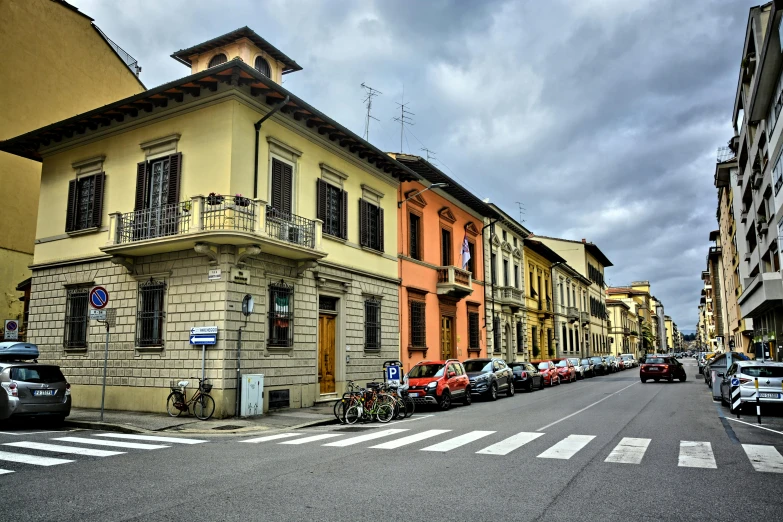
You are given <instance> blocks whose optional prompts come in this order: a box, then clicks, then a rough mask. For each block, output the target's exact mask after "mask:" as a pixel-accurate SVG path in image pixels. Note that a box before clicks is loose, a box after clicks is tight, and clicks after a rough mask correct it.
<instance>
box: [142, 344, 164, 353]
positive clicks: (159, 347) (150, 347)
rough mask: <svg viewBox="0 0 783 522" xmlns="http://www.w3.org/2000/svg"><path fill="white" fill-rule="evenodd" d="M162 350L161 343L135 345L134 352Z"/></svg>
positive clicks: (157, 351) (156, 351) (158, 351)
mask: <svg viewBox="0 0 783 522" xmlns="http://www.w3.org/2000/svg"><path fill="white" fill-rule="evenodd" d="M162 351H163V345H162V344H161V345H158V346H136V353H160V352H162Z"/></svg>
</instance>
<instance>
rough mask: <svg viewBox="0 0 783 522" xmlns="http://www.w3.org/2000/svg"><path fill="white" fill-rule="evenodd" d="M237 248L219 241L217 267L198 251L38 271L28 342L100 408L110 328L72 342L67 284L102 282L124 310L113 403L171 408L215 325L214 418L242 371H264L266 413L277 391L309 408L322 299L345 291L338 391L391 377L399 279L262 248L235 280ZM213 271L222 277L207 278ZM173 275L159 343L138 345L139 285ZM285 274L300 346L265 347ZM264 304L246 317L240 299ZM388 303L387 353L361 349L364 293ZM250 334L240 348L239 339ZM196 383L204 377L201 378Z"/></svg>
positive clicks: (117, 334)
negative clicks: (386, 372)
mask: <svg viewBox="0 0 783 522" xmlns="http://www.w3.org/2000/svg"><path fill="white" fill-rule="evenodd" d="M237 258H238V252H237V247H234V246H221V247H218V248H217V264H216V265H214V264H213V265H211V264H210V263H209V259H208V258H207V257H203V256H200V255H199V254H197V253H196V252H194V251H193V250H184V251H178V252H170V253H165V254H158V255H153V256H147V257H138V258H136V259H135V260H134V262H133V264H132V269H133V272H132V273H131V272H129V270H128V269H127V268H126V267H125V266H122V265H118V264H113V263H112V262H111V260H110V259H108V258H105V259H100V260H94V261H89V262H82V263H71V264H66V265H63V266H51V267H40V268H36V269H34V271H33V282H32V294H31V302H30V324H29V332H30V333H29V342H32V343H35V344H37V345H38V346H39V349H40V351H41V359H40V361H41V362H45V363H53V364H58V365H60V366H61V367H62V370H63V373H64V374H65V375H66V376H67V378H68V379H69V381H70V382H71V384H72V386H73V397H74V406H76V407H98V406H100V395H101V384H102V381H103V361H104V350H105V341H106V333H105V329H104V327H103V325H102V324H100V323H97V322H91V323H90V324H89V326H88V335H87V343H86V347H78V348H71V347H66V346H65V321H66V308H67V295H68V291H69V289H74V288H80V287H81V288H89V287H91V286H95V285H100V286H104V287H105V288H106V289H107V290H108V292H109V295H110V302H109V308H110V309H112V310H114V312H113V313H115V314H116V319H115V320H116V324H115V325H114V326H113V327H112V328H111V329H110V335H109V345H108V370H107V379H106V385H107V393H106V407H107V408H108V409H127V410H136V411H157V412H162V411H165V402H166V396H167V395H168V393H169V388H170V382H171V381H172V380H179V379H184V378H191V377H193V376H196V375H199V376H200V373H201V366H202V360H201V359H202V350H201V349H200V348H199V347H196V346H192V345H191V344H190V340H189V336H190V329H191V328H192V327H195V326H217V327H218V330H219V333H218V340H217V344H216V345H215V346H214V347H208V349H207V350H206V354H205V373H206V376H207V378H209V379H211V382H212V384H213V391H212V396H213V397H214V398H215V401H216V403H217V410H216V415H217V416H230V415H233V413H234V408H235V397H236V395H235V390H236V386H237V374H238V372H237V369H238V367H239V368H240V372H239V373H242V374H246V373H262V374H264V376H265V377H264V385H265V391H266V393H265V409H266V408H268V403H269V392H270V391H274V390H288V391H289V405H290V406H291V407H303V406H309V405H312V404H313V403H314V402H315V401H316V400H318V399H319V398H320V397H321V393H320V390H319V384H318V364H319V358H318V318H319V310H318V304H319V296H321V295H325V296H330V297H332V298H334V299H336V302H337V303H338V306H337V312H336V315H337V342H336V347H335V355H336V359H337V361H336V362H337V364H336V384H337V390H336V392H338V393H339V392H341V391H342V389H344V387H345V382H346V381H348V380H355V381H357V382H359V383H364V382H365V381H369V380H377V379H382V363H383V361H386V360H391V359H397V358H399V319H398V296H399V285H398V282H397V281H396V280H390V279H388V278H379V277H375V276H373V275H372V274H369V273H363V272H358V271H351V270H347V269H345V268H343V267H339V266H334V265H329V264H326V263H323V264H318V263H314V262H308V263H302V262H299V263H297V262H296V261H292V260H288V259H283V258H280V257H275V256H272V255H266V254H261V255H259V256H257V257H252V258H249V259H245V260H244V264H243V266H242V268H243V269H244V270H246V272H247V273H249V280H248V282H247V284H240V283H235V282H231V281H229V274H230V271H231V268H232V267H234V266H236V261H237ZM211 268H220V269H221V271H222V276H221V279H220V280H217V281H208V277H207V276H208V272H209V270H210V269H211ZM150 279H153V280H155V281H165V283H166V289H165V299H164V311H165V318H164V324H163V332H164V334H163V336H164V340H163V343H162V345H161V346H140V345H139V344H140V343H139V342H138V340H137V323H138V320H137V309H138V301H139V285H140V284H143V283H144V282H147V281H149V280H150ZM279 281H283V282H285V283H286V284H288V285H290V286H292V287H293V331H294V336H293V346H292V347H286V348H277V347H270V346H268V334H269V332H268V330H269V323H270V320H271V319H270V316H269V314H268V312H269V306H268V301H269V285H270V284H271V283H276V282H279ZM247 294H250V295H251V296H252V297H253V298H254V301H255V309H254V311H253V313H252V314H251V315H249V316H248V317H245V316H244V315H243V314H242V299H243V297H244V296H245V295H247ZM368 296H372V297H375V298H379V299H380V302H381V349H380V350H378V351H368V350H365V349H364V342H365V339H364V337H365V331H364V324H365V318H364V300H365V299H366V298H367V297H368ZM240 330H241V346H240V344H239V341H240ZM193 384H195V382H194V383H193Z"/></svg>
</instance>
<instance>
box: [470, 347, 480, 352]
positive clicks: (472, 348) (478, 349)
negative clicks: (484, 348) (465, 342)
mask: <svg viewBox="0 0 783 522" xmlns="http://www.w3.org/2000/svg"><path fill="white" fill-rule="evenodd" d="M468 353H481V348H480V347H478V346H474V347H468Z"/></svg>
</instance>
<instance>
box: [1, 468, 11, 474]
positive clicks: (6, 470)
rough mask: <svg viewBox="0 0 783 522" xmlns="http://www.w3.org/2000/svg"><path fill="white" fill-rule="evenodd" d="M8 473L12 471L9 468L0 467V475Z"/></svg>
mask: <svg viewBox="0 0 783 522" xmlns="http://www.w3.org/2000/svg"><path fill="white" fill-rule="evenodd" d="M8 473H13V471H11V470H10V469H0V475H6V474H8Z"/></svg>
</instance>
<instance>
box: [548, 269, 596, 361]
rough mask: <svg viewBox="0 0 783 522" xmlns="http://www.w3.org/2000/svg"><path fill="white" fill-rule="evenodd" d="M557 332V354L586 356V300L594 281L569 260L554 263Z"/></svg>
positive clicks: (587, 324) (587, 326)
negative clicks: (568, 261)
mask: <svg viewBox="0 0 783 522" xmlns="http://www.w3.org/2000/svg"><path fill="white" fill-rule="evenodd" d="M552 271H553V273H554V287H553V292H554V294H553V295H554V297H555V305H554V310H555V333H556V335H557V341H556V342H557V356H558V357H580V358H581V357H587V355H588V352H587V344H586V343H585V342H584V335H585V333H587V330H588V328H589V313H590V311H589V309H588V308H587V306H586V303H588V302H589V301H588V300H587V299H586V296H587V295H588V293H589V291H590V286H591V285H592V281H590V280H589V279H587V278H586V277H584V276H583V275H582V274H580V273H579V271H578V270H576V269H574V268H573V267H571V266H570V265H568V264H567V263H559V264H556V265H554V267H553V269H552Z"/></svg>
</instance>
